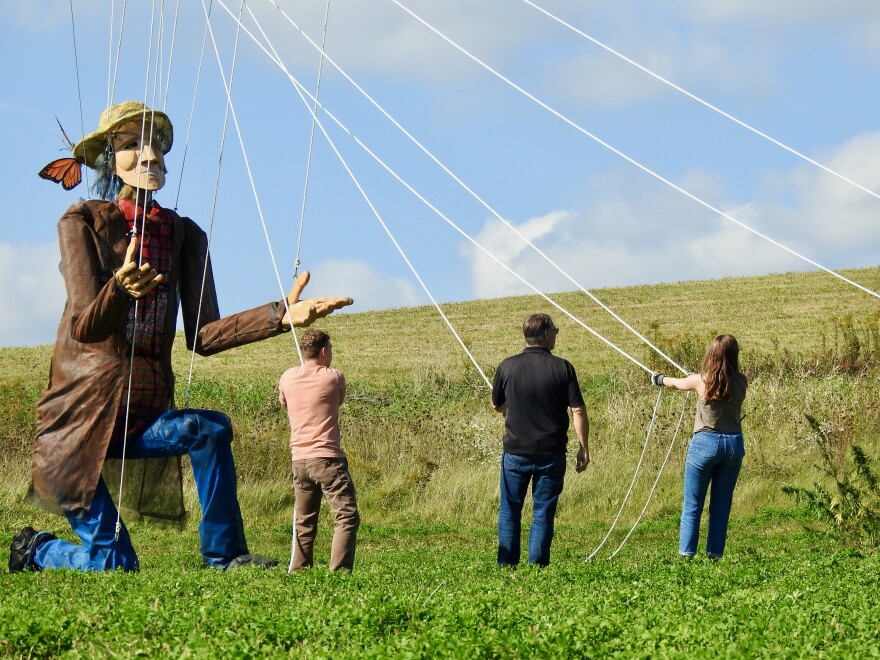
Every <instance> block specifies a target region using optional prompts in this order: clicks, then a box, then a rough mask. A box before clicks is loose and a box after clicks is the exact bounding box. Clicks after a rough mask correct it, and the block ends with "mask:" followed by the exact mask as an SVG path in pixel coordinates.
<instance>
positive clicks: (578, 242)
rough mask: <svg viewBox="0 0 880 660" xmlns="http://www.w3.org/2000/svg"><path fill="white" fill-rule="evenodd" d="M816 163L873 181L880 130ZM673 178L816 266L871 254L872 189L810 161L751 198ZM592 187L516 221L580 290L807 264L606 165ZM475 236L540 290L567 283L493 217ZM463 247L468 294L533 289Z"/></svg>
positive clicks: (709, 181)
mask: <svg viewBox="0 0 880 660" xmlns="http://www.w3.org/2000/svg"><path fill="white" fill-rule="evenodd" d="M824 162H825V163H826V165H827V166H828V167H830V168H831V169H834V170H835V171H838V172H841V173H843V174H846V173H850V176H851V177H852V178H853V179H854V180H857V181H858V182H859V183H860V184H862V185H864V186H865V187H867V188H868V189H872V190H880V133H871V134H865V135H860V136H857V137H855V138H853V139H851V140H849V141H847V142H846V143H844V144H842V145H840V146H839V147H838V148H837V149H835V150H834V151H833V152H831V153H829V154H827V157H826V158H824ZM615 180H616V184H613V183H612V182H613V181H615ZM679 183H680V185H681V186H682V188H683V189H685V190H688V191H689V192H691V193H693V194H694V195H695V196H696V197H698V198H700V199H702V200H705V201H707V203H710V204H712V205H714V206H715V207H716V208H719V209H720V210H722V211H723V212H724V213H725V214H727V215H728V216H730V217H731V218H734V219H736V220H738V221H739V222H741V223H742V224H743V225H746V226H747V227H751V228H752V229H754V230H756V231H758V232H761V233H762V234H764V235H765V236H767V237H769V238H771V239H773V240H775V241H776V242H778V243H779V244H781V245H784V246H785V247H787V248H789V249H790V250H793V251H795V252H797V253H799V254H801V255H803V256H804V257H807V258H809V259H812V260H813V261H815V262H817V263H819V264H822V265H823V266H825V267H827V268H831V269H840V268H848V267H861V266H868V265H876V264H877V259H878V255H880V238H878V236H880V234H878V232H877V214H878V207H880V200H878V199H876V198H875V197H873V196H871V195H869V194H868V193H865V192H863V191H860V190H858V189H856V188H854V187H852V186H851V185H849V184H847V183H845V182H842V181H840V180H839V179H837V178H835V177H833V176H831V175H829V174H828V173H827V172H824V171H821V170H819V169H817V168H815V167H813V166H807V165H803V166H801V165H799V166H797V167H796V168H794V169H792V170H791V171H789V172H786V173H783V174H781V175H779V174H777V175H774V176H773V177H772V178H771V177H768V179H767V180H765V181H764V182H762V183H761V184H760V185H759V186H758V189H759V197H758V198H757V199H756V200H755V201H753V202H750V203H748V204H744V205H722V204H719V203H717V202H715V201H714V200H715V199H716V198H719V197H723V191H722V190H721V187H720V186H719V184H718V182H717V181H716V180H715V179H714V178H713V177H711V176H709V175H707V174H705V173H700V172H693V173H690V174H689V175H688V176H686V177H684V179H683V180H682V181H681V182H679ZM603 184H604V185H603ZM593 187H594V188H595V189H598V190H602V191H603V193H602V195H601V196H600V197H599V198H598V199H596V200H595V201H594V202H593V203H591V204H590V205H589V206H588V207H587V208H584V209H581V210H578V211H572V210H568V211H552V212H550V213H548V214H546V215H543V216H540V217H536V218H531V219H529V220H526V221H524V222H522V223H521V224H519V225H518V228H519V229H520V231H521V232H522V233H523V234H524V235H526V236H528V237H529V238H530V239H531V240H533V242H534V243H535V244H536V245H537V246H538V247H539V248H540V249H541V250H542V251H543V252H544V253H545V254H547V255H548V256H549V257H550V258H551V259H552V260H553V261H555V262H556V263H557V264H559V265H560V266H561V267H562V268H563V269H564V270H565V271H567V272H568V274H569V275H570V276H571V277H572V278H573V279H574V280H575V282H577V283H578V284H580V285H581V286H583V287H584V288H586V289H592V288H597V287H605V286H625V285H632V284H642V283H651V282H662V281H679V280H687V279H717V278H721V277H727V276H746V275H758V274H763V273H771V272H788V271H792V270H803V269H810V268H812V266H810V265H809V264H808V263H807V262H806V261H804V260H803V259H800V258H798V257H797V256H795V255H793V254H791V253H790V252H787V251H786V250H784V249H782V248H780V247H779V246H777V245H774V244H772V243H771V242H769V241H767V240H765V239H762V238H761V237H760V236H757V235H756V234H755V233H752V232H749V231H748V230H747V229H745V228H743V227H742V226H739V225H737V224H736V223H734V222H731V221H729V220H728V219H725V218H723V217H722V216H720V215H718V214H716V213H714V212H712V211H710V210H708V209H706V208H704V207H702V206H701V205H699V204H697V203H695V202H693V201H692V200H688V199H687V198H685V197H684V196H683V195H680V194H679V193H677V192H675V191H673V190H670V189H657V187H656V186H646V185H644V184H643V183H639V182H638V181H637V180H635V179H634V178H632V177H629V176H627V175H618V176H617V177H614V176H612V175H607V176H606V179H605V180H604V181H603V182H602V183H600V184H599V185H594V186H593ZM780 199H788V200H790V201H789V202H788V203H785V204H783V203H782V202H780V201H779V200H780ZM475 238H476V240H477V241H478V242H480V243H481V244H482V245H483V246H484V247H485V248H486V249H487V250H489V251H490V252H492V253H493V254H495V255H496V256H497V257H498V258H500V259H502V260H504V261H505V263H507V264H508V265H509V266H510V267H512V268H513V269H515V270H516V271H517V273H519V275H520V276H522V277H523V278H524V279H526V280H527V281H529V282H531V283H532V284H533V285H535V286H536V287H537V288H539V289H540V290H541V291H544V292H552V291H562V290H574V289H576V288H577V286H576V285H575V284H574V283H572V282H571V280H570V279H568V278H566V277H565V276H564V275H562V274H560V273H559V272H558V271H557V270H555V269H554V268H553V266H551V265H549V264H548V263H547V262H546V261H545V260H544V259H542V258H541V257H540V256H539V255H537V254H536V253H535V252H534V251H533V250H531V249H530V248H528V247H526V246H525V245H524V244H523V243H522V241H520V240H519V239H518V238H516V237H515V236H514V235H513V233H512V232H511V231H510V230H509V229H508V228H506V227H504V226H503V225H502V224H501V223H500V222H499V221H497V220H495V219H492V220H489V221H487V222H486V224H485V226H484V228H483V230H482V231H481V232H480V234H479V235H478V236H476V237H475ZM462 254H463V255H465V256H466V257H467V258H468V260H469V262H470V269H471V278H472V286H473V291H474V296H475V297H478V298H486V297H495V296H508V295H519V294H524V293H532V290H531V289H530V288H529V287H528V286H526V285H524V284H522V283H521V282H520V281H518V280H517V279H516V278H515V277H514V276H512V275H510V274H509V273H508V272H507V271H505V270H504V269H503V268H502V267H500V266H498V265H497V264H496V263H494V262H492V261H491V260H490V259H489V258H488V257H486V256H485V255H483V254H481V253H479V252H478V251H477V250H475V249H474V248H472V247H471V246H469V245H467V246H463V248H462Z"/></svg>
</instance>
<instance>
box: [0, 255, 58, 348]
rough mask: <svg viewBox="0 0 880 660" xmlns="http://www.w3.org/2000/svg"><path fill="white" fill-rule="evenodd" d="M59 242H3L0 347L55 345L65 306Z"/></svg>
mask: <svg viewBox="0 0 880 660" xmlns="http://www.w3.org/2000/svg"><path fill="white" fill-rule="evenodd" d="M59 260H60V257H59V252H58V244H57V243H50V244H48V245H35V246H31V245H11V244H9V243H0V281H2V282H3V286H2V287H0V346H34V345H37V344H51V343H52V342H53V341H55V331H56V329H57V328H58V322H59V320H60V319H61V312H62V310H63V309H64V301H65V298H66V294H65V291H64V281H63V279H62V277H61V273H60V272H59V271H58V262H59Z"/></svg>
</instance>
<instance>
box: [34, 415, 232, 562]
mask: <svg viewBox="0 0 880 660" xmlns="http://www.w3.org/2000/svg"><path fill="white" fill-rule="evenodd" d="M126 444H127V447H126V450H127V452H126V455H127V457H128V458H154V457H164V456H181V455H183V454H189V457H190V462H191V463H192V468H193V475H194V477H195V482H196V490H197V492H198V496H199V504H200V505H201V508H202V519H201V521H200V522H199V536H200V537H201V553H202V558H203V559H204V561H205V564H207V565H208V566H213V567H216V568H225V567H226V566H227V564H229V562H230V561H232V560H233V559H235V558H236V557H238V556H239V555H244V554H247V552H248V549H247V543H246V541H245V538H244V524H243V523H242V519H241V509H240V508H239V506H238V497H237V494H236V478H235V462H234V460H233V457H232V424H231V422H230V421H229V418H228V417H227V416H226V415H224V414H223V413H221V412H217V411H214V410H169V411H168V412H166V413H163V414H162V415H160V416H159V417H158V418H157V419H156V421H155V422H153V424H152V425H150V426H149V427H148V428H147V429H146V430H144V431H143V432H142V433H140V434H137V435H133V436H131V437H129V438H128V442H127V443H126ZM67 519H68V521H69V522H70V526H71V528H72V529H73V531H74V532H75V533H76V535H77V536H78V537H79V538H80V540H81V541H82V545H76V544H74V543H68V542H67V541H64V540H62V539H53V540H50V541H46V542H44V543H42V544H41V545H39V546H38V547H37V549H36V552H35V553H34V558H33V561H34V563H35V564H36V565H37V566H38V567H39V568H41V569H44V568H72V569H75V570H80V571H105V570H112V569H115V568H121V569H123V570H126V571H136V570H138V558H137V554H135V551H134V548H133V547H132V545H131V540H130V538H129V536H128V530H126V528H125V525H124V524H123V525H122V526H121V529H120V532H119V539H118V540H114V536H115V528H116V506H115V505H114V504H113V500H112V499H111V497H110V493H109V491H108V490H107V486H106V485H105V484H104V480H103V479H100V480H99V481H98V487H97V490H96V491H95V497H94V499H93V500H92V506H91V507H90V508H89V511H88V513H86V515H85V517H83V518H74V517H72V516H68V518H67Z"/></svg>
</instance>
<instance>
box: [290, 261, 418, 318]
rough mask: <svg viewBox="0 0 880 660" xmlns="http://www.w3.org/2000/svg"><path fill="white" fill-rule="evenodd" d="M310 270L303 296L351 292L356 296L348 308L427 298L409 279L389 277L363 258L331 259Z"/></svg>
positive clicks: (397, 304)
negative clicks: (360, 259)
mask: <svg viewBox="0 0 880 660" xmlns="http://www.w3.org/2000/svg"><path fill="white" fill-rule="evenodd" d="M310 272H311V275H312V277H311V280H310V283H309V285H308V287H307V288H306V290H305V293H304V296H305V297H308V298H318V297H322V296H350V297H351V298H354V305H353V306H352V307H348V308H346V311H356V312H363V311H367V310H373V309H388V308H391V307H408V306H412V305H422V304H424V303H425V302H426V300H425V297H424V296H423V295H421V292H420V291H418V290H417V289H416V287H415V286H413V284H412V283H411V282H409V281H408V280H405V279H400V278H396V277H389V276H388V275H385V274H383V273H381V272H380V271H378V270H377V269H376V268H374V267H372V266H370V265H368V264H366V263H364V262H362V261H355V260H348V259H328V260H326V261H322V262H320V263H319V264H318V265H317V266H315V267H314V268H312V269H311V270H310Z"/></svg>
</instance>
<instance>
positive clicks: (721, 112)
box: [523, 0, 880, 199]
mask: <svg viewBox="0 0 880 660" xmlns="http://www.w3.org/2000/svg"><path fill="white" fill-rule="evenodd" d="M523 2H525V3H526V4H527V5H530V6H531V7H534V8H535V9H537V10H538V11H539V12H541V13H542V14H544V15H545V16H547V17H548V18H551V19H553V20H554V21H556V22H557V23H559V24H560V25H562V26H564V27H566V28H568V29H569V30H571V31H572V32H574V33H576V34H579V35H580V36H582V37H583V38H584V39H587V40H588V41H591V42H593V43H594V44H596V45H597V46H599V47H600V48H602V49H604V50H606V51H607V52H609V53H611V54H612V55H614V56H616V57H619V58H620V59H622V60H623V61H624V62H627V63H628V64H631V65H633V66H634V67H636V68H637V69H639V70H640V71H643V72H644V73H647V74H648V75H649V76H651V77H652V78H654V79H656V80H658V81H660V82H662V83H663V84H664V85H667V86H669V87H671V88H672V89H674V90H675V91H677V92H681V93H682V94H684V95H685V96H687V97H689V98H691V99H693V100H694V101H696V102H697V103H699V104H701V105H703V106H705V107H707V108H709V109H710V110H712V111H714V112H717V113H718V114H719V115H721V116H722V117H724V118H726V119H729V120H730V121H732V122H734V123H736V124H739V125H740V126H742V127H743V128H745V129H746V130H749V131H751V132H752V133H754V134H755V135H757V136H759V137H762V138H764V139H765V140H767V141H769V142H772V143H773V144H775V145H776V146H777V147H781V148H782V149H785V150H786V151H787V152H789V153H790V154H793V155H795V156H797V157H798V158H801V159H803V160H805V161H807V162H808V163H810V164H811V165H815V166H816V167H818V168H819V169H822V170H824V171H825V172H827V173H828V174H831V175H833V176H836V177H837V178H838V179H840V180H841V181H845V182H846V183H848V184H850V185H852V186H855V187H856V188H858V189H859V190H861V191H863V192H866V193H868V194H869V195H871V196H872V197H876V198H877V199H880V195H878V194H877V193H876V192H874V191H873V190H871V189H869V188H866V187H865V186H863V185H861V184H860V183H857V182H855V181H853V180H852V179H849V178H847V177H846V176H844V175H843V174H840V173H839V172H836V171H835V170H833V169H831V168H830V167H827V166H825V165H823V164H822V163H820V162H817V161H815V160H813V159H812V158H810V157H809V156H806V155H805V154H803V153H801V152H800V151H797V150H795V149H793V148H792V147H789V146H787V145H786V144H784V143H782V142H780V141H779V140H777V139H776V138H773V137H771V136H770V135H767V134H766V133H763V132H762V131H760V130H758V129H757V128H755V127H754V126H751V125H749V124H747V123H746V122H744V121H742V120H741V119H737V118H736V117H734V116H733V115H731V114H729V113H727V112H725V111H724V110H722V109H721V108H718V107H716V106H714V105H712V104H711V103H709V102H708V101H705V100H703V99H701V98H700V97H699V96H697V95H696V94H692V93H691V92H689V91H687V90H686V89H684V88H682V87H680V86H679V85H676V84H675V83H674V82H672V81H670V80H667V79H666V78H664V77H663V76H661V75H660V74H658V73H655V72H654V71H651V70H650V69H648V68H647V67H645V66H643V65H641V64H639V63H638V62H636V61H635V60H632V59H630V58H629V57H627V56H626V55H624V54H623V53H620V52H618V51H616V50H614V49H613V48H612V47H611V46H608V45H607V44H604V43H602V42H601V41H599V40H598V39H596V38H594V37H591V36H590V35H588V34H586V33H585V32H582V31H581V30H579V29H578V28H576V27H574V26H573V25H571V24H570V23H567V22H566V21H564V20H563V19H561V18H559V17H558V16H555V15H554V14H551V13H550V12H549V11H547V10H546V9H544V8H543V7H539V6H538V5H536V4H535V3H534V2H532V1H531V0H523Z"/></svg>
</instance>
